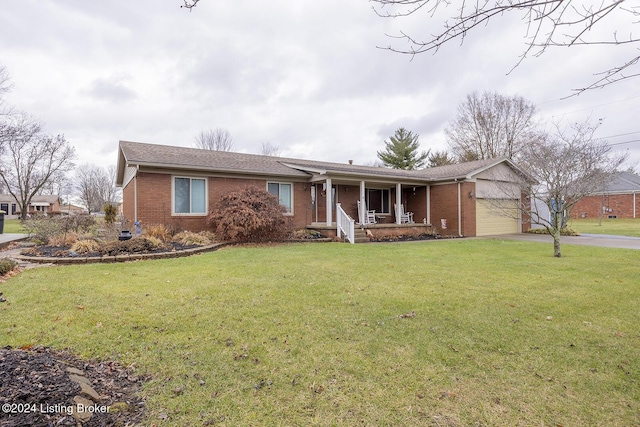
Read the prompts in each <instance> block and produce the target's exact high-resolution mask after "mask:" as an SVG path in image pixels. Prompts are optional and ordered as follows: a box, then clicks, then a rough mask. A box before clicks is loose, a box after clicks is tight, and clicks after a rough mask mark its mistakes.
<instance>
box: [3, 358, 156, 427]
mask: <svg viewBox="0 0 640 427" xmlns="http://www.w3.org/2000/svg"><path fill="white" fill-rule="evenodd" d="M142 381H143V380H142V379H141V378H138V377H135V376H134V375H133V373H132V372H131V371H130V370H129V369H125V368H122V367H120V366H119V365H117V364H116V363H114V362H95V361H84V360H80V359H78V358H75V357H74V356H72V355H70V354H69V353H67V352H62V351H54V350H52V349H48V348H43V347H37V348H25V349H12V348H10V347H5V348H2V349H0V407H1V408H2V410H0V427H18V426H20V427H22V426H25V427H28V426H38V427H40V426H76V427H77V426H87V427H94V426H96V427H97V426H116V425H118V426H133V425H136V424H138V423H140V422H141V421H142V420H143V417H144V410H145V407H144V402H143V401H142V400H141V399H140V398H139V397H137V396H136V392H137V391H138V389H139V388H140V386H141V384H142ZM112 407H113V410H112ZM25 408H28V409H25ZM12 409H13V410H12Z"/></svg>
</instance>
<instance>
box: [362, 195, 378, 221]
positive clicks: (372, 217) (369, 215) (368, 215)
mask: <svg viewBox="0 0 640 427" xmlns="http://www.w3.org/2000/svg"><path fill="white" fill-rule="evenodd" d="M363 209H364V210H363ZM358 218H364V222H363V223H362V225H365V224H376V222H377V221H376V211H369V210H366V206H363V204H362V203H361V202H360V200H358Z"/></svg>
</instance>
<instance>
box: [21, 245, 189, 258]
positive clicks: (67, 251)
mask: <svg viewBox="0 0 640 427" xmlns="http://www.w3.org/2000/svg"><path fill="white" fill-rule="evenodd" d="M197 247H199V246H198V245H181V244H179V243H175V242H170V243H168V244H167V246H166V247H164V248H158V249H147V250H127V249H126V248H117V247H116V248H114V249H113V250H110V251H108V252H106V253H101V252H87V253H83V254H78V253H74V252H72V251H71V247H70V246H48V245H42V246H32V247H30V248H28V249H25V250H23V251H22V254H23V255H28V256H36V257H38V256H39V257H50V258H68V257H71V258H73V257H100V256H103V255H108V256H115V255H121V254H132V253H147V254H158V253H165V252H177V251H183V250H186V249H193V248H197Z"/></svg>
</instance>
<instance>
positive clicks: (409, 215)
mask: <svg viewBox="0 0 640 427" xmlns="http://www.w3.org/2000/svg"><path fill="white" fill-rule="evenodd" d="M396 214H397V215H398V218H400V224H413V212H405V211H404V205H403V204H400V206H396Z"/></svg>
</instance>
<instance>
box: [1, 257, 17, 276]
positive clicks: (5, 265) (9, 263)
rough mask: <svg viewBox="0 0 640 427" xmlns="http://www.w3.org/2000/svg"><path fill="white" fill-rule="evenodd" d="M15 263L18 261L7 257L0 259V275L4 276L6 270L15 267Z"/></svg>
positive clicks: (8, 270)
mask: <svg viewBox="0 0 640 427" xmlns="http://www.w3.org/2000/svg"><path fill="white" fill-rule="evenodd" d="M17 265H18V263H17V262H15V261H14V260H12V259H9V258H2V259H0V276H4V275H5V274H7V273H8V272H10V271H11V270H13V269H14V268H16V267H17Z"/></svg>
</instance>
